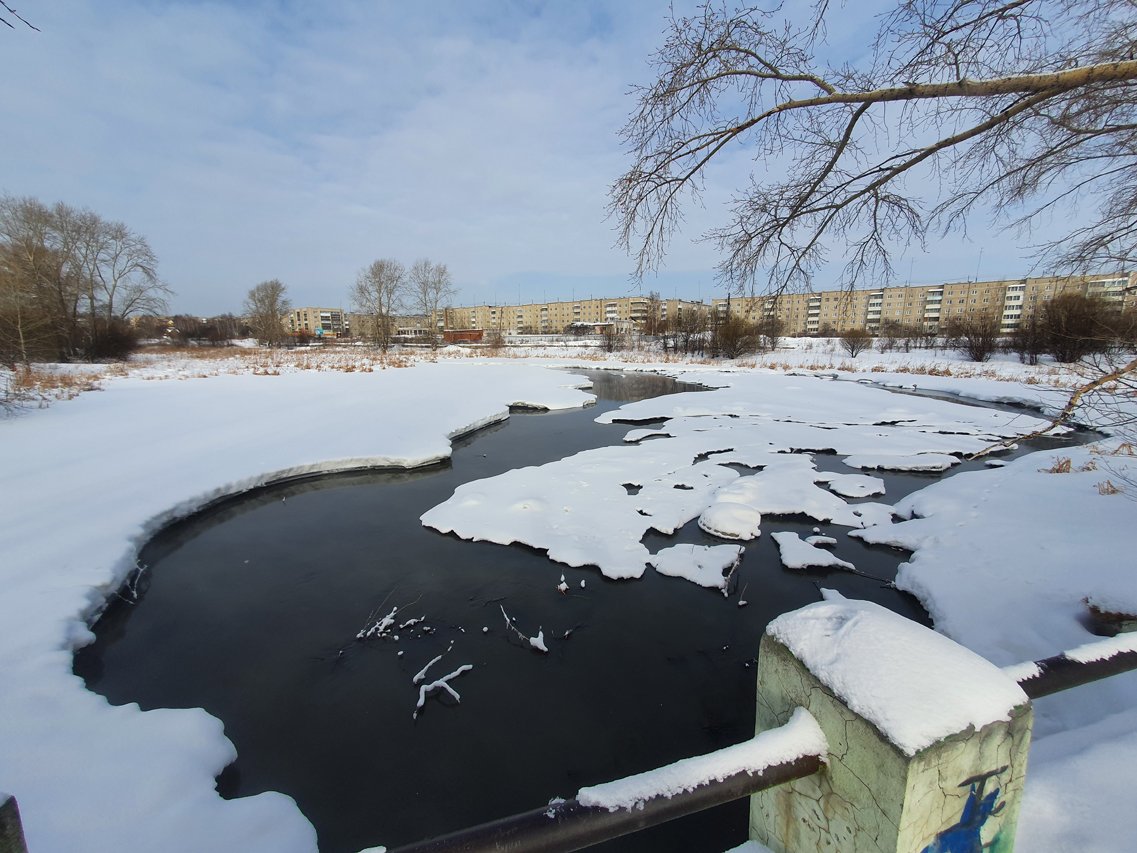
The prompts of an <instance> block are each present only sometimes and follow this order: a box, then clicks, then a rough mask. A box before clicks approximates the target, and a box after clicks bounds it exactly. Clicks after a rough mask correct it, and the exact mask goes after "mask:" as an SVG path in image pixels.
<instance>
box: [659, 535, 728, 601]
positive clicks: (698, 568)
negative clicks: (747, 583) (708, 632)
mask: <svg viewBox="0 0 1137 853" xmlns="http://www.w3.org/2000/svg"><path fill="white" fill-rule="evenodd" d="M742 551H743V548H742V546H741V545H688V544H683V543H680V544H678V545H672V546H670V547H669V548H664V549H663V550H661V551H659V553H657V554H654V555H652V557H651V560H650V562H651V565H652V566H653V567H654V568H655V570H656V571H657V572H659V573H660V574H661V575H668V576H669V577H673V578H685V579H686V580H689V581H691V582H692V583H696V584H698V585H699V586H705V587H709V588H710V589H721V590H723V593H724V594H725V592H726V587H727V581H728V579H729V577H730V575H729V571H728V570H732V569H733V568H734V567H735V566H737V565H738V561H739V560H741V559H742Z"/></svg>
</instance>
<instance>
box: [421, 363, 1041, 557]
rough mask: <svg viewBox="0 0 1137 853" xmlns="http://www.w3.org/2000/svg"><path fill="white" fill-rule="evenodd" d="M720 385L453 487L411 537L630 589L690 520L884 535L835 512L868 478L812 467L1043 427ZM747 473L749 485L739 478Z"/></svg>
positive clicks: (924, 407)
mask: <svg viewBox="0 0 1137 853" xmlns="http://www.w3.org/2000/svg"><path fill="white" fill-rule="evenodd" d="M730 382H731V383H732V385H731V387H724V388H717V389H715V390H712V391H707V392H701V393H688V394H676V395H671V396H667V397H660V398H654V399H651V400H643V401H639V402H636V403H630V404H628V405H626V406H623V407H621V408H620V409H618V410H615V411H612V412H606V413H604V414H602V415H601V416H600V417H599V418H597V420H598V421H600V422H606V423H612V422H616V421H630V422H636V421H639V422H642V421H647V420H662V419H666V422H665V423H664V424H662V425H660V426H655V425H652V426H650V427H637V428H635V429H632V430H630V431H629V432H628V433H627V435H626V437H625V444H624V445H623V446H617V447H603V448H599V449H596V450H588V451H584V452H582V453H578V454H576V455H575V456H570V457H568V458H566V459H561V460H558V461H556V462H552V463H549V464H547V465H542V466H540V467H533V468H523V469H518V470H514V471H509V472H507V473H505V474H501V475H499V476H497V477H492V478H489V479H486V480H480V481H477V482H474V483H468V484H466V485H463V486H460V487H459V488H458V489H457V490H456V491H455V493H454V495H453V497H451V498H450V499H449V500H448V501H446V502H444V503H442V504H440V505H438V506H436V507H434V508H433V509H431V510H429V511H428V512H426V513H425V514H424V515H423V516H422V523H423V524H424V525H426V526H428V527H432V528H434V529H436V530H439V531H441V532H443V533H455V534H456V535H458V536H460V537H462V538H465V539H473V540H482V541H491V542H497V543H500V544H504V545H508V544H513V543H522V544H525V545H529V546H531V547H534V548H539V549H544V550H545V551H546V552H547V553H548V556H549V558H550V559H552V560H554V561H557V562H560V563H564V564H565V565H568V566H596V567H598V568H599V569H600V571H601V572H602V573H603V574H604V575H605V576H606V577H609V578H613V579H628V578H638V577H641V576H642V575H643V573H644V571H645V570H646V568H647V565H648V562H649V560H650V559H651V554H650V552H649V551H648V550H647V548H646V547H645V546H644V544H643V541H642V540H643V538H644V536H645V534H647V533H648V532H650V531H657V532H659V533H663V534H672V533H674V532H675V531H676V530H678V529H679V528H680V527H682V526H683V525H685V524H687V523H688V522H690V521H693V520H695V519H698V523H699V526H700V527H702V528H703V529H704V530H705V531H707V532H709V533H711V534H712V535H714V536H719V537H721V538H724V539H730V540H735V541H747V540H750V539H753V538H755V537H757V536H758V535H760V532H761V525H762V523H763V518H764V517H765V518H767V519H768V518H769V517H770V516H772V515H781V516H787V515H804V516H806V517H808V518H811V519H814V520H815V521H818V522H826V523H832V524H838V525H842V526H845V527H850V528H864V527H871V526H874V525H878V524H890V523H891V522H892V519H893V515H892V509H891V507H889V506H887V505H886V504H883V503H877V502H863V503H855V504H852V503H849V502H848V501H847V500H846V498H852V499H859V498H863V497H868V496H871V495H875V494H881V493H882V492H883V491H884V483H883V481H882V480H881V479H880V478H878V477H872V476H869V475H866V474H862V473H857V472H854V471H850V472H849V473H836V472H828V471H818V470H817V469H816V466H815V464H814V461H813V457H812V454H813V453H818V452H825V453H832V454H836V455H838V456H840V457H843V458H844V462H845V464H846V465H847V466H849V468H870V467H872V468H883V469H890V470H901V471H942V470H946V469H947V468H948V467H950V466H951V465H954V464H956V463H957V462H958V461H959V460H958V456H959V455H961V454H967V453H974V452H977V451H979V450H981V449H983V448H984V447H987V446H988V445H990V444H991V443H992V442H995V441H999V440H1002V439H1004V438H1006V437H1008V436H1012V435H1015V434H1019V433H1021V432H1022V431H1025V430H1030V429H1033V428H1036V427H1037V426H1040V425H1042V423H1043V422H1042V421H1041V420H1039V419H1037V418H1031V417H1030V416H1027V415H1023V414H1021V413H1015V414H1009V413H1006V412H998V411H993V410H989V409H982V408H976V407H962V406H959V405H957V404H954V403H949V402H945V401H942V400H933V399H925V398H919V397H899V396H898V395H896V394H892V393H890V392H887V391H882V390H880V389H877V388H871V387H866V386H861V385H855V384H852V383H839V382H832V381H828V380H824V379H819V378H816V377H810V376H790V377H787V376H777V375H769V374H754V375H748V374H747V375H734V376H731V377H730ZM823 385H824V387H822V386H823ZM649 439H650V440H649ZM747 468H748V469H751V470H752V471H753V473H746V474H745V476H743V475H740V473H739V470H740V469H741V470H745V469H747ZM802 544H803V545H804V543H802ZM830 556H831V555H830Z"/></svg>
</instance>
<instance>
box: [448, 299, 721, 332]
mask: <svg viewBox="0 0 1137 853" xmlns="http://www.w3.org/2000/svg"><path fill="white" fill-rule="evenodd" d="M705 309H706V306H705V305H703V304H702V303H700V302H691V301H688V300H685V299H658V300H654V299H651V298H649V297H647V296H620V297H616V298H613V299H595V298H590V299H576V300H572V301H570V302H533V303H525V304H519V305H472V306H465V307H460V308H447V309H445V311H444V312H443V314H444V326H445V328H446V329H485V330H495V331H500V332H503V333H510V334H546V335H549V334H560V333H561V332H563V331H565V329H568V328H570V327H571V326H573V325H576V324H579V325H586V326H601V325H611V326H614V327H616V328H617V329H619V330H620V331H629V330H632V329H642V328H645V327H650V326H651V325H652V323H651V322H650V321H651V319H652V318H651V314H652V313H653V312H654V313H655V315H656V316H655V318H654V319H655V320H657V321H662V320H667V319H668V318H669V317H671V318H674V317H678V316H681V315H682V314H683V312H684V311H693V310H705Z"/></svg>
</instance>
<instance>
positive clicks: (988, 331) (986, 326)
mask: <svg viewBox="0 0 1137 853" xmlns="http://www.w3.org/2000/svg"><path fill="white" fill-rule="evenodd" d="M944 334H945V336H946V337H947V344H948V346H949V347H952V348H954V349H956V350H958V351H959V353H960V354H961V355H963V356H966V357H967V358H969V359H971V360H972V361H986V360H987V359H989V358H990V357H991V356H993V355H994V354H995V352H996V351H997V350H998V349H999V315H998V314H995V313H993V312H991V311H981V312H978V313H975V314H965V315H963V316H960V317H952V318H951V319H950V320H948V321H947V322H946V323H945V324H944Z"/></svg>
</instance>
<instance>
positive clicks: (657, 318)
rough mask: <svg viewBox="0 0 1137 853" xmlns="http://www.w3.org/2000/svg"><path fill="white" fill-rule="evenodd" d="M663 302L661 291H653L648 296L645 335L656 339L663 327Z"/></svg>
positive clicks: (644, 326) (644, 325)
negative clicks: (660, 295)
mask: <svg viewBox="0 0 1137 853" xmlns="http://www.w3.org/2000/svg"><path fill="white" fill-rule="evenodd" d="M662 307H663V300H662V299H660V297H659V291H657V290H653V291H651V292H650V293H648V295H647V308H646V312H647V313H645V314H644V324H643V333H644V334H645V335H650V336H652V337H655V336H656V335H658V334H659V332H660V329H661V328H662V326H663V316H662V313H663V312H662V310H661V309H662Z"/></svg>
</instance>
